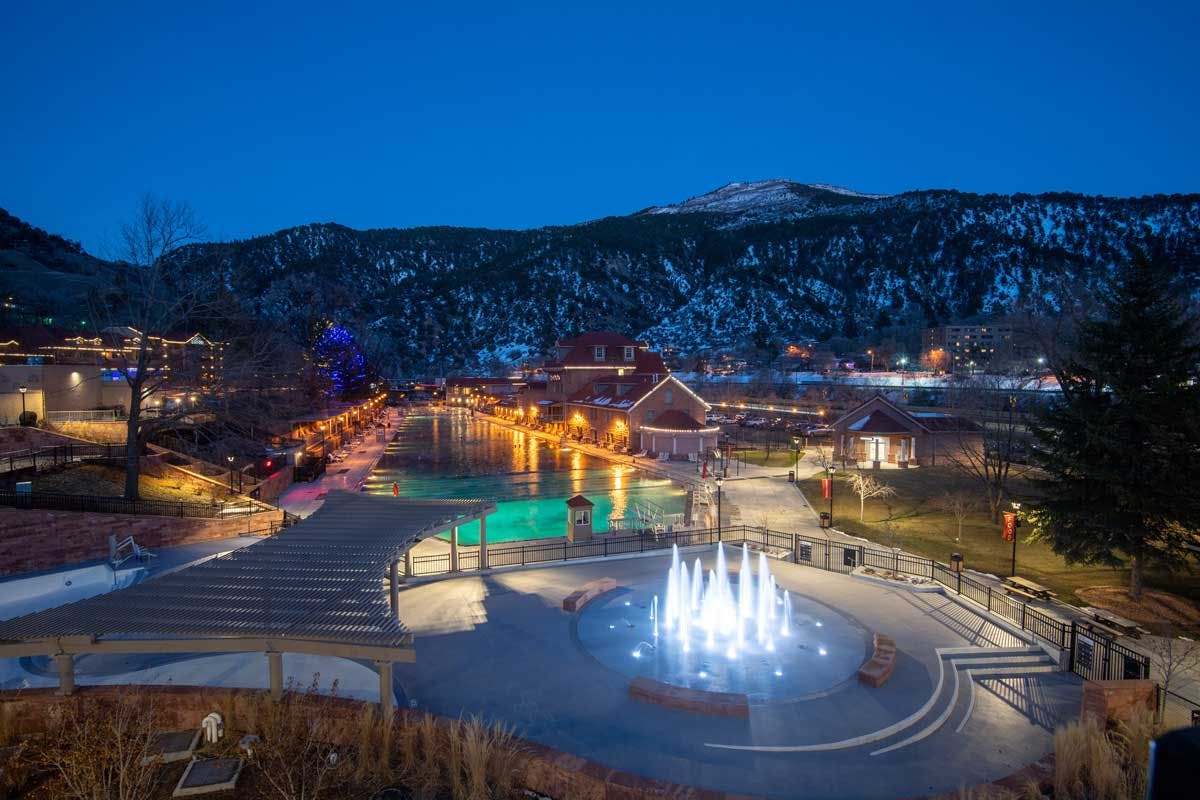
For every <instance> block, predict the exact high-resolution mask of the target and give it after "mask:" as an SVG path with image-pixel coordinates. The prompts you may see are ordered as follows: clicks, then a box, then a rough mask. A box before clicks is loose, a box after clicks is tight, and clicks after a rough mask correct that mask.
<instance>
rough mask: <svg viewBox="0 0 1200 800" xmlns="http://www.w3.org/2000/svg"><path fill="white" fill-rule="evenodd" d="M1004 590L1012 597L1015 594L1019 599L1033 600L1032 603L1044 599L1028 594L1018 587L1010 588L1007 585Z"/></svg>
mask: <svg viewBox="0 0 1200 800" xmlns="http://www.w3.org/2000/svg"><path fill="white" fill-rule="evenodd" d="M1002 588H1003V589H1004V591H1006V592H1008V594H1009V595H1010V596H1011V595H1014V594H1015V595H1017V596H1018V597H1024V598H1025V599H1026V600H1031V601H1033V600H1041V599H1042V598H1040V597H1038V596H1037V595H1036V594H1033V593H1031V592H1027V591H1025V590H1024V589H1020V588H1018V587H1016V586H1009V585H1008V584H1005V585H1004V586H1003V587H1002Z"/></svg>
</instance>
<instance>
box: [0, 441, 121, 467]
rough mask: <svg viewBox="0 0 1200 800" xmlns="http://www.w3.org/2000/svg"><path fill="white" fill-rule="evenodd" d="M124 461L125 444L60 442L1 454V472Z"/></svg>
mask: <svg viewBox="0 0 1200 800" xmlns="http://www.w3.org/2000/svg"><path fill="white" fill-rule="evenodd" d="M96 460H103V461H112V462H114V463H124V461H125V445H123V444H60V445H55V446H53V447H39V448H36V449H31V450H16V451H14V452H11V453H3V454H0V473H8V472H20V471H22V470H32V471H34V472H38V471H40V470H46V469H55V468H57V467H61V466H63V465H64V464H71V463H74V462H77V461H96Z"/></svg>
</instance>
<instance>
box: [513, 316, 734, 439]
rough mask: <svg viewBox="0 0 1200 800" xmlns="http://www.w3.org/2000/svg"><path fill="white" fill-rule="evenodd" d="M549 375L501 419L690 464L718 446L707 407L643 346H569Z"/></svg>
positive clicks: (598, 336)
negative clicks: (694, 457) (685, 459)
mask: <svg viewBox="0 0 1200 800" xmlns="http://www.w3.org/2000/svg"><path fill="white" fill-rule="evenodd" d="M543 372H544V373H545V376H546V382H545V384H544V385H542V386H538V387H535V386H533V385H531V386H530V388H529V390H527V391H525V392H522V394H521V396H520V397H519V398H518V399H517V402H516V404H515V406H516V407H515V408H509V409H505V408H503V407H500V408H498V409H497V412H498V413H500V414H502V415H505V416H512V417H513V418H515V419H520V420H521V421H523V422H526V423H528V424H534V425H537V426H539V427H546V428H549V429H551V430H556V431H559V432H561V433H563V434H565V435H567V436H569V437H571V438H574V439H576V440H578V441H585V442H592V443H595V444H601V445H604V446H606V447H610V448H612V449H614V450H626V449H628V450H632V451H645V452H647V453H666V454H668V455H670V456H677V457H686V456H687V455H688V454H690V453H700V452H705V451H707V450H708V449H711V448H713V447H715V446H716V441H717V433H718V429H717V428H715V427H709V426H707V425H705V424H704V418H705V413H706V412H707V411H708V409H709V406H708V404H707V403H706V402H704V399H703V398H701V397H700V396H699V395H697V394H696V393H695V392H693V391H692V390H691V389H689V388H688V387H687V386H686V385H685V384H684V383H683V382H682V381H680V380H679V379H677V378H675V377H673V376H672V375H671V374H670V370H668V369H667V366H666V364H665V363H663V359H662V355H661V354H660V353H658V352H656V351H653V350H651V349H650V345H649V344H648V343H646V342H644V341H639V340H637V339H631V338H629V337H628V336H623V335H622V334H619V333H613V332H611V331H597V332H592V333H584V334H581V335H579V336H575V337H572V338H570V339H562V340H559V341H558V342H557V343H556V346H555V357H554V360H552V361H550V362H548V363H546V364H545V365H544V367H543Z"/></svg>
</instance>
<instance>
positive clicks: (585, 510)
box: [567, 494, 596, 542]
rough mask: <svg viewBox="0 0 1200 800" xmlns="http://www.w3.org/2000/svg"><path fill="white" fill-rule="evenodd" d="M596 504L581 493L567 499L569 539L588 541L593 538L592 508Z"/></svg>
mask: <svg viewBox="0 0 1200 800" xmlns="http://www.w3.org/2000/svg"><path fill="white" fill-rule="evenodd" d="M595 506H596V504H595V503H593V502H592V501H591V500H588V499H587V498H586V497H584V496H583V495H581V494H577V495H575V496H574V497H572V498H571V499H570V500H568V501H567V541H568V542H587V541H591V538H592V509H593V508H595Z"/></svg>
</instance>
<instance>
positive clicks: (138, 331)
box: [92, 194, 213, 500]
mask: <svg viewBox="0 0 1200 800" xmlns="http://www.w3.org/2000/svg"><path fill="white" fill-rule="evenodd" d="M203 233H204V227H203V226H202V225H201V224H200V223H199V222H198V221H197V219H196V215H195V212H194V211H193V210H192V208H191V206H189V205H187V204H186V203H177V202H174V201H171V200H166V199H162V198H158V197H154V196H153V195H149V194H147V195H145V196H143V197H142V199H141V201H140V203H139V205H138V209H137V212H136V214H135V215H134V217H133V218H132V219H131V220H130V221H129V222H128V223H126V224H125V225H124V226H122V228H121V253H120V256H121V260H122V268H121V271H120V272H119V273H118V281H119V285H118V286H117V287H115V289H114V290H113V291H111V292H109V293H108V294H105V295H104V296H102V297H98V298H97V299H96V304H97V306H96V308H95V309H94V311H93V315H92V316H93V317H94V319H95V320H96V323H97V324H96V328H97V329H98V331H99V332H100V334H101V335H103V336H105V337H108V338H109V339H110V340H111V341H110V344H111V345H112V348H111V350H110V352H111V354H112V358H113V360H114V361H115V362H116V364H117V370H118V371H119V373H120V375H121V377H122V378H124V380H125V382H126V383H127V384H128V386H129V409H128V419H127V422H126V434H125V444H126V452H125V497H126V498H128V499H130V500H135V499H137V496H138V479H139V476H140V471H141V470H140V461H139V458H140V455H141V450H142V445H143V444H144V443H145V441H146V435H147V433H148V430H147V429H148V427H149V426H148V420H147V419H146V416H147V415H146V414H145V410H146V408H147V404H148V403H149V401H150V399H151V398H152V397H154V395H155V394H157V393H158V392H159V391H160V390H161V389H162V388H163V386H164V384H165V383H166V381H167V379H168V377H169V376H168V371H167V370H165V369H163V367H164V366H165V363H164V361H165V352H164V348H163V346H162V342H161V340H162V337H163V334H165V333H168V332H170V331H173V330H176V329H177V328H179V327H180V326H182V325H183V324H185V323H187V322H189V321H191V320H193V319H195V318H196V317H197V316H198V315H200V313H201V311H202V306H203V305H204V303H205V302H206V301H208V300H209V299H210V298H211V292H210V289H211V286H212V283H213V281H212V278H211V276H210V275H209V274H207V273H204V272H200V271H197V272H195V273H189V271H188V270H187V269H186V265H185V264H182V263H178V262H177V261H175V260H172V258H171V257H172V256H173V255H174V254H176V253H177V252H178V251H179V249H180V248H181V247H183V246H184V245H185V244H188V243H189V242H193V241H196V240H198V239H199V238H200V237H201V236H202V235H203Z"/></svg>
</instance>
